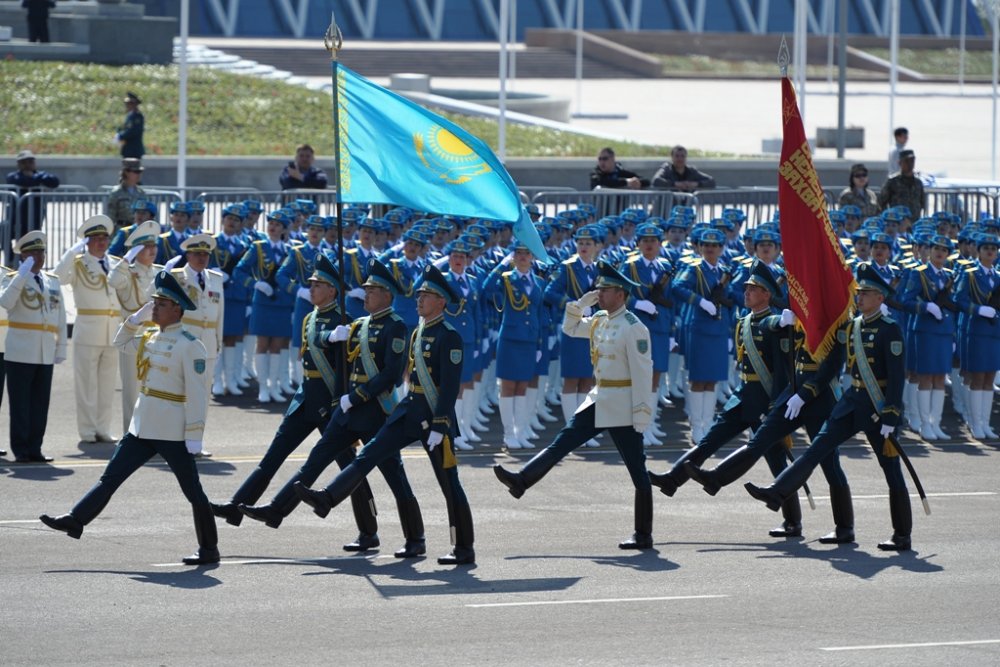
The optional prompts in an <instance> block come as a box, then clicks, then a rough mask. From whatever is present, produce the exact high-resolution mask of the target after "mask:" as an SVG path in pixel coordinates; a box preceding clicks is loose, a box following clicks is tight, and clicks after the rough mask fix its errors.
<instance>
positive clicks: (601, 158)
mask: <svg viewBox="0 0 1000 667" xmlns="http://www.w3.org/2000/svg"><path fill="white" fill-rule="evenodd" d="M610 159H611V156H610V155H602V156H600V157H599V158H597V161H598V162H604V161H605V160H610Z"/></svg>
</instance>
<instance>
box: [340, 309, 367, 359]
mask: <svg viewBox="0 0 1000 667" xmlns="http://www.w3.org/2000/svg"><path fill="white" fill-rule="evenodd" d="M360 321H361V320H354V321H353V322H351V330H350V332H349V333H348V334H347V363H349V364H353V363H354V360H355V359H357V358H358V355H359V354H361V339H360V338H359V339H358V344H357V345H355V346H354V347H353V348H351V340H353V339H354V332H355V331H357V329H358V325H359V323H360ZM366 344H367V341H366ZM345 370H346V369H345Z"/></svg>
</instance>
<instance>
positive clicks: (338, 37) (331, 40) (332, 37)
mask: <svg viewBox="0 0 1000 667" xmlns="http://www.w3.org/2000/svg"><path fill="white" fill-rule="evenodd" d="M343 45H344V35H343V34H341V32H340V26H338V25H337V19H336V17H334V15H333V12H330V27H329V28H327V29H326V34H325V35H323V46H324V47H326V50H327V51H329V52H330V60H336V59H337V54H338V53H339V52H340V48H341V47H342V46H343Z"/></svg>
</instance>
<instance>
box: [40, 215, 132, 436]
mask: <svg viewBox="0 0 1000 667" xmlns="http://www.w3.org/2000/svg"><path fill="white" fill-rule="evenodd" d="M113 231H114V223H112V222H111V218H109V217H108V216H106V215H94V216H91V217H89V218H87V220H86V221H85V222H84V223H83V224H82V225H80V228H79V230H78V234H79V236H80V238H81V239H83V240H82V241H80V242H79V243H77V244H76V245H75V246H73V247H72V248H70V249H69V250H67V251H66V253H65V254H64V255H63V256H62V259H61V260H59V264H58V265H56V268H55V272H54V273H55V274H56V276H58V277H59V282H60V283H61V284H62V285H63V286H64V287H70V288H72V290H73V300H74V302H75V305H76V323H75V324H74V325H73V378H74V384H75V387H76V426H77V430H78V431H79V433H80V440H82V441H83V442H97V441H98V440H100V441H101V442H114V441H115V438H113V437H112V436H111V401H112V398H113V396H114V393H115V385H116V384H117V383H118V380H117V375H118V351H117V350H116V349H115V348H114V345H112V341H113V340H114V338H115V332H116V331H117V330H118V325H119V324H120V323H121V306H120V304H119V301H118V293H117V292H116V291H115V290H114V289H113V288H112V287H111V285H110V284H109V283H108V273H109V272H110V271H111V266H110V264H111V262H113V261H117V259H118V258H117V257H112V256H111V255H108V254H107V251H108V245H109V243H110V240H111V233H112V232H113Z"/></svg>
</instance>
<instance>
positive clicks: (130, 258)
mask: <svg viewBox="0 0 1000 667" xmlns="http://www.w3.org/2000/svg"><path fill="white" fill-rule="evenodd" d="M145 248H146V246H144V245H134V246H132V247H131V248H129V251H128V252H127V253H125V261H126V262H127V263H129V264H131V263H132V262H134V261H135V258H136V257H138V256H139V253H140V252H142V251H143V250H144V249H145Z"/></svg>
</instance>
